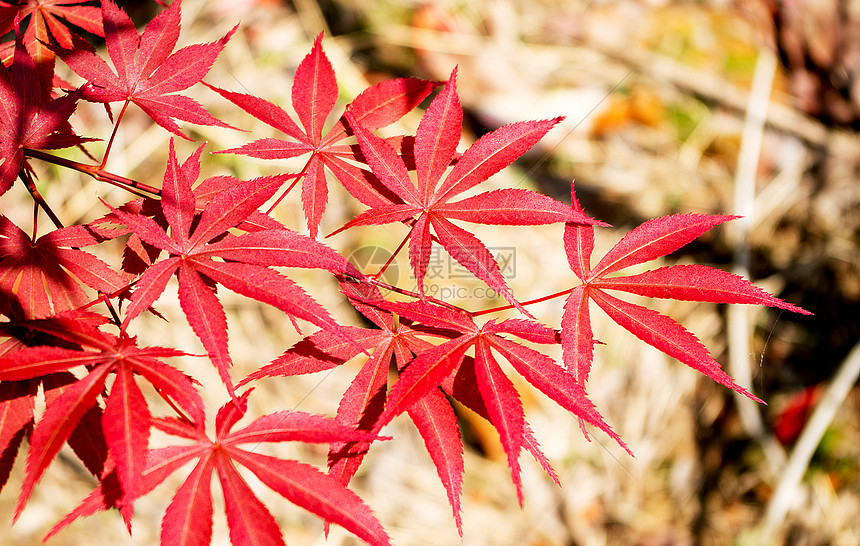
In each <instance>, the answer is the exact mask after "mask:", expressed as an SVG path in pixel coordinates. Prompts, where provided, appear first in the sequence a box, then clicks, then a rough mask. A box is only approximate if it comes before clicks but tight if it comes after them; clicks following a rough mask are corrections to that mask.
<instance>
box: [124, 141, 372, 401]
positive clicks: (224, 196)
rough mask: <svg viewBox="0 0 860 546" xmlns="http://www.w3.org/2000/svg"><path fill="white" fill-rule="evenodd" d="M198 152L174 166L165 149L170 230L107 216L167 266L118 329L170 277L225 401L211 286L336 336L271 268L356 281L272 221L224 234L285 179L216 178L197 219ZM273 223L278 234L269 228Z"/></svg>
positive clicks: (157, 269) (337, 258)
mask: <svg viewBox="0 0 860 546" xmlns="http://www.w3.org/2000/svg"><path fill="white" fill-rule="evenodd" d="M201 151H202V146H201V147H200V148H199V149H198V151H197V153H196V154H194V155H192V156H191V157H190V158H189V159H188V160H186V162H185V163H184V164H183V165H182V166H180V165H179V163H178V162H177V160H176V153H175V151H174V148H173V141H172V140H171V142H170V157H169V159H168V164H167V169H166V171H165V173H164V183H163V185H162V189H161V210H162V213H163V214H164V217H165V218H166V222H167V224H168V226H169V230H165V228H163V227H162V226H160V225H159V224H158V223H156V222H155V221H154V220H153V219H151V218H149V217H147V216H144V215H142V214H137V213H129V212H125V211H123V210H120V209H113V208H112V209H111V210H112V211H113V214H114V215H115V217H116V218H117V220H118V221H120V222H122V223H123V224H125V225H126V226H128V227H129V228H130V229H131V231H133V232H134V233H135V234H136V235H137V236H138V237H140V239H141V240H142V241H144V242H146V243H147V244H149V245H152V246H153V247H155V248H158V249H161V250H164V251H167V253H168V254H169V256H168V257H167V258H166V259H164V260H161V261H158V262H156V263H154V264H152V266H151V267H149V268H148V269H147V270H146V271H145V272H144V273H143V275H141V277H140V278H139V279H138V281H137V285H136V286H135V289H134V292H133V293H132V296H131V303H130V305H129V307H128V309H127V311H126V316H125V320H124V321H123V327H125V326H126V325H127V324H128V323H129V322H130V321H131V320H132V319H133V318H134V317H136V316H137V315H138V314H140V313H141V312H142V311H144V310H146V309H147V308H149V307H150V306H151V305H152V303H153V302H154V301H155V300H156V299H157V298H158V296H159V295H161V293H162V292H163V291H164V289H165V287H166V285H167V281H168V280H169V279H170V277H172V276H173V275H174V274H176V276H177V277H178V278H179V302H180V305H181V307H182V310H183V312H184V313H185V315H186V317H187V318H188V322H189V323H190V324H191V327H192V329H193V330H194V333H195V334H197V337H199V338H200V341H201V342H202V343H203V346H204V347H205V348H206V350H207V351H208V353H209V356H210V358H211V359H212V362H213V363H214V364H215V366H216V367H217V368H218V371H219V373H220V374H221V377H222V378H223V380H224V383H225V385H226V386H227V388H228V390H229V391H230V392H231V393H232V392H233V384H232V381H231V379H230V375H229V372H228V368H229V367H230V366H231V365H232V359H231V358H230V354H229V351H228V348H227V319H226V316H225V314H224V309H223V307H222V306H221V303H220V302H219V301H218V297H217V296H216V294H215V291H214V287H213V286H211V285H212V283H213V282H214V283H218V284H221V285H223V286H225V287H226V288H229V289H230V290H233V291H234V292H237V293H239V294H242V295H244V296H247V297H249V298H253V299H256V300H258V301H261V302H263V303H268V304H269V305H272V306H274V307H277V308H278V309H280V310H281V311H283V312H285V313H287V314H288V315H290V316H292V317H296V318H299V319H302V320H307V321H308V322H311V323H312V324H316V325H317V326H320V327H321V328H324V329H327V330H330V331H333V332H336V333H337V332H339V331H340V329H341V327H340V326H339V325H338V324H337V323H336V322H335V321H334V320H333V319H332V318H331V316H330V315H329V313H328V311H327V310H326V309H325V308H324V307H322V306H321V305H320V304H319V303H317V302H316V301H315V300H314V299H313V298H311V296H310V295H308V294H307V293H306V292H305V291H304V290H302V289H301V288H300V287H299V286H298V285H297V284H295V283H294V282H293V281H292V280H290V279H289V278H287V277H286V276H284V275H282V274H281V273H279V272H278V271H276V270H274V269H272V268H271V267H270V266H283V267H303V268H320V269H326V270H328V271H331V272H332V273H336V274H341V275H356V276H361V275H360V273H358V271H357V270H356V269H355V268H354V267H353V266H352V265H351V264H349V263H348V262H347V261H346V259H345V258H343V257H342V256H341V255H340V254H338V253H337V252H335V251H334V250H332V249H331V248H329V247H327V246H325V245H323V244H322V243H319V242H317V241H314V240H313V239H310V238H308V237H305V236H304V235H299V234H298V233H295V232H293V231H290V230H288V229H286V228H285V227H283V226H281V225H280V224H277V222H274V220H270V221H269V222H268V223H267V226H268V227H269V228H270V229H262V230H259V231H253V232H250V233H245V234H244V235H234V234H231V233H230V232H229V230H230V229H232V228H234V227H237V226H239V225H241V224H242V223H243V222H244V221H246V220H247V219H248V218H249V217H253V215H254V213H255V212H257V208H258V207H260V205H262V204H263V203H265V202H266V201H267V200H268V199H269V198H270V197H272V196H273V195H274V193H275V191H277V189H278V188H279V187H280V186H281V184H282V183H283V181H284V179H285V178H286V175H276V176H269V177H262V178H257V179H254V180H236V179H234V178H230V177H218V179H217V181H216V185H218V186H220V187H222V188H224V190H223V191H221V192H220V193H218V194H217V195H215V196H214V197H212V199H211V200H209V202H208V203H207V204H206V206H205V208H204V209H203V212H202V213H200V214H199V216H198V215H197V200H196V198H195V196H194V193H193V192H192V190H191V184H192V182H193V181H194V179H196V177H197V175H198V174H199V172H200V164H199V159H200V152H201ZM210 180H211V179H210ZM227 181H229V182H230V184H229V186H228V185H227V184H226V182H227ZM211 183H212V182H209V184H211ZM204 184H207V182H205V181H204ZM273 223H274V224H275V225H277V226H278V227H277V228H271V226H272V224H273ZM192 224H193V225H194V229H192ZM167 231H169V234H168V233H167Z"/></svg>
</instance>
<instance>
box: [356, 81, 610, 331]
mask: <svg viewBox="0 0 860 546" xmlns="http://www.w3.org/2000/svg"><path fill="white" fill-rule="evenodd" d="M455 79H456V70H455V71H454V72H452V73H451V78H450V79H449V81H448V83H447V85H446V86H445V88H444V89H443V91H442V92H441V93H439V95H438V96H437V97H436V98H435V99H434V100H433V102H432V103H431V105H430V107H429V108H428V109H427V112H426V113H425V114H424V116H423V118H422V119H421V123H420V125H419V126H418V132H417V134H416V136H415V152H414V157H415V171H416V181H415V182H413V181H412V179H411V178H410V176H409V172H408V168H407V165H406V164H405V163H404V161H403V158H402V157H400V156H398V154H397V153H396V152H395V150H394V149H393V148H392V147H391V146H389V145H388V144H387V143H386V142H385V141H384V140H382V139H381V138H379V137H377V136H375V135H373V134H372V133H371V132H370V131H369V130H368V129H367V128H366V127H363V126H362V124H361V120H360V119H358V118H356V117H354V116H353V115H352V112H351V110H348V111H347V113H346V118H347V120H348V121H349V123H350V126H351V127H352V129H353V131H354V132H355V135H356V137H358V143H359V145H360V147H361V151H362V152H363V154H364V157H365V159H366V160H367V164H368V165H369V166H370V168H371V169H372V171H373V173H374V174H375V175H376V176H377V177H378V178H379V180H380V181H382V183H384V184H385V186H386V187H388V189H389V190H391V192H393V193H394V194H395V195H396V196H397V197H398V198H399V200H400V202H393V201H389V202H387V203H384V204H380V205H373V206H371V208H370V209H369V210H367V211H365V212H364V213H362V214H360V215H359V216H358V217H356V218H355V219H354V220H352V221H350V222H349V223H347V224H346V225H345V226H344V227H343V228H341V229H347V228H350V227H354V226H362V225H371V224H388V223H391V222H409V223H411V225H412V228H411V231H410V233H409V261H410V264H411V266H412V270H413V272H414V275H415V279H416V281H417V284H418V291H419V293H421V294H423V293H424V277H425V275H426V273H427V267H428V265H429V263H430V255H431V244H432V234H431V228H432V232H433V233H435V237H436V239H437V240H438V241H439V243H440V244H441V245H442V247H443V248H445V250H446V251H447V252H448V253H449V254H450V255H451V256H452V257H453V258H454V259H456V260H457V261H458V262H460V264H462V265H463V266H464V267H465V268H466V269H467V270H469V271H470V272H471V273H472V274H473V275H475V276H476V277H477V278H479V279H481V280H482V281H484V282H485V283H487V284H488V285H489V286H490V287H491V288H492V289H493V290H495V291H496V292H498V293H500V294H502V295H503V296H504V297H505V298H506V299H507V300H508V301H510V302H511V303H512V304H514V305H515V306H517V307H518V308H519V309H520V310H521V311H523V312H526V311H525V309H523V308H522V307H521V306H520V305H519V303H517V302H516V300H515V299H514V297H513V295H512V293H511V291H510V289H509V288H508V286H507V283H506V282H505V279H504V277H503V276H502V273H501V271H500V270H499V265H498V263H497V262H496V260H495V258H494V257H493V256H492V254H491V253H490V251H489V250H488V249H487V247H486V246H484V244H483V243H482V242H481V241H480V240H479V239H478V238H477V237H475V236H474V235H473V234H472V233H470V232H469V231H467V230H465V229H463V228H461V227H459V226H457V225H456V224H454V222H452V220H462V221H466V222H473V223H478V224H502V225H538V224H550V223H554V222H577V223H583V224H594V223H599V222H597V221H596V220H593V219H591V218H589V217H588V216H586V215H585V214H584V213H582V212H580V211H574V210H572V209H571V208H570V207H568V206H565V205H563V204H562V203H560V202H558V201H556V200H554V199H552V198H550V197H547V196H545V195H541V194H539V193H536V192H533V191H530V190H524V189H500V190H494V191H489V192H485V193H481V194H478V195H475V196H472V197H467V198H465V199H461V200H459V201H452V199H453V198H454V197H455V196H457V195H459V194H461V193H463V192H465V191H467V190H469V189H471V188H473V187H475V186H476V185H478V184H480V183H481V182H483V181H484V180H486V179H488V178H489V177H490V176H492V175H494V174H495V173H497V172H498V171H500V170H501V169H503V168H505V167H507V166H508V165H510V164H511V163H513V161H514V160H516V159H517V158H518V157H519V156H520V155H522V154H523V153H525V152H526V151H527V150H528V149H529V148H531V147H532V146H533V145H534V144H535V143H536V142H537V141H538V140H540V139H541V138H542V137H543V136H544V135H545V134H546V133H547V131H549V130H550V129H551V128H552V127H553V126H554V125H555V124H556V123H558V122H559V121H560V120H561V119H562V118H556V119H552V120H543V121H524V122H519V123H513V124H510V125H506V126H503V127H501V128H499V129H497V130H495V131H493V132H491V133H489V134H487V135H484V136H483V137H481V138H480V139H479V140H478V141H477V142H476V143H475V144H474V145H472V146H471V147H470V148H469V149H468V150H466V151H465V152H463V155H462V157H461V158H460V159H459V161H458V162H457V163H456V165H455V166H454V167H453V168H452V169H451V170H450V172H448V174H447V176H446V175H445V172H446V170H447V168H448V166H449V165H450V164H451V161H452V159H453V158H454V155H455V153H456V147H457V143H458V142H459V141H460V134H461V132H462V116H463V111H462V108H461V107H460V101H459V98H458V97H457V91H456V85H455ZM526 314H528V313H527V312H526Z"/></svg>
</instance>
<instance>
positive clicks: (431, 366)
mask: <svg viewBox="0 0 860 546" xmlns="http://www.w3.org/2000/svg"><path fill="white" fill-rule="evenodd" d="M374 304H375V305H376V306H378V307H381V308H384V309H386V310H389V311H391V312H393V313H395V314H397V315H399V316H400V318H401V320H406V321H411V322H414V325H412V328H416V329H421V330H425V329H429V330H431V331H437V332H439V333H441V332H448V334H447V336H448V337H450V339H449V340H448V341H445V342H444V343H441V344H439V345H435V346H433V347H432V348H429V349H427V350H423V351H421V352H420V353H419V354H418V355H417V356H416V357H415V358H414V359H413V360H412V361H411V362H410V363H409V364H408V365H407V366H406V367H405V368H404V369H403V371H402V373H401V374H400V377H399V378H398V380H397V382H396V383H395V384H394V386H393V387H392V389H391V391H390V393H389V396H388V402H387V403H386V406H385V409H384V411H383V412H382V414H381V415H380V417H379V419H378V420H377V422H376V427H375V428H374V430H379V428H380V427H382V426H384V425H385V424H386V423H388V422H389V421H390V420H391V419H392V418H394V417H395V416H397V415H398V414H400V413H402V412H404V411H412V409H414V408H415V405H416V404H418V405H419V406H418V408H419V411H420V412H422V413H424V412H426V411H429V412H430V414H432V413H433V410H432V409H430V407H431V406H432V405H435V404H439V403H441V399H440V398H439V395H440V394H441V392H442V391H440V390H439V387H440V386H441V387H442V388H443V390H444V392H446V393H447V394H449V395H451V396H453V397H454V398H455V399H457V400H459V401H461V402H463V403H464V404H465V405H467V406H468V407H471V408H475V409H476V410H477V411H478V412H479V414H482V415H484V416H486V417H487V418H488V420H489V421H490V423H492V424H493V426H494V427H495V428H496V430H497V431H498V432H499V436H500V438H501V443H502V447H503V448H504V450H505V453H506V454H507V457H508V465H509V466H510V468H511V476H512V479H513V482H514V484H515V486H516V488H517V496H518V498H519V500H520V503H522V483H521V479H520V466H519V454H520V451H521V450H523V449H527V450H529V451H530V452H532V454H533V455H535V456H536V458H538V460H539V461H541V463H542V464H544V463H545V457H544V456H543V455H542V454H541V453H540V451H539V448H538V447H537V444H536V442H534V439H533V438H532V437H531V433H530V432H529V431H528V426H527V422H526V420H525V414H524V411H523V406H522V402H521V400H520V397H519V394H518V393H517V390H516V388H515V387H514V385H513V383H512V382H511V380H510V379H509V378H508V377H507V375H505V373H504V371H503V370H502V368H501V366H500V365H499V363H498V361H497V360H496V356H495V354H499V355H501V356H502V357H503V358H504V359H505V360H507V361H508V362H509V363H510V364H511V365H512V366H513V368H514V369H515V370H516V371H517V372H518V373H520V374H521V375H522V376H523V377H524V378H525V379H526V380H527V381H528V382H529V383H531V384H532V385H533V386H534V387H536V388H537V389H538V390H540V391H541V392H543V393H544V394H545V395H547V396H549V397H550V398H551V399H552V400H553V401H555V402H556V403H557V404H559V405H560V406H562V407H563V408H565V409H567V410H568V411H570V412H572V413H573V414H575V415H576V416H577V417H579V418H580V419H582V420H584V421H585V422H588V423H590V424H592V425H594V426H596V427H598V428H600V429H601V430H603V431H604V432H606V433H607V434H608V435H609V436H611V437H612V438H614V439H615V440H616V441H617V442H618V443H619V445H621V446H622V447H624V448H625V449H627V446H626V445H625V444H624V442H623V441H622V440H621V438H619V437H618V435H617V434H616V433H615V432H613V431H612V429H611V428H610V427H609V425H607V424H606V423H605V422H604V421H603V418H602V417H601V416H600V414H599V413H598V412H597V410H596V409H595V408H594V404H593V403H592V402H591V401H590V400H589V399H588V396H587V395H586V392H585V389H584V388H583V386H582V385H580V384H579V383H577V382H576V380H575V379H574V378H573V376H572V375H570V374H568V373H566V372H565V370H564V368H562V367H561V366H559V365H558V364H556V363H555V362H554V361H553V359H552V358H550V357H549V356H547V355H545V354H543V353H540V352H538V351H536V350H534V349H531V348H529V347H526V346H524V345H522V344H520V343H516V342H514V341H511V340H510V339H507V338H506V337H504V336H505V335H513V336H516V337H519V338H521V339H525V340H528V341H531V342H535V343H548V344H551V343H556V342H557V333H556V332H555V330H552V329H550V328H547V327H546V326H543V325H541V324H538V323H536V322H532V321H529V320H519V319H510V320H504V321H502V322H496V321H495V320H491V321H489V322H487V323H485V324H483V325H480V326H479V325H477V324H476V323H475V321H474V320H473V319H472V318H471V317H470V316H469V315H467V314H466V313H461V312H458V311H454V310H452V309H448V308H445V307H441V306H437V305H433V304H430V303H427V302H423V301H418V302H412V303H399V302H380V301H377V302H374ZM470 349H472V350H474V357H467V355H466V352H467V351H468V350H470ZM458 376H459V378H458ZM464 378H468V379H464ZM464 382H466V383H469V384H470V385H471V386H472V387H475V386H476V387H477V388H476V389H472V390H471V391H470V390H468V389H464V388H462V386H461V385H458V384H459V383H464ZM428 396H429V397H430V398H429V399H425V398H426V397H428ZM422 401H423V402H422ZM422 403H423V407H422ZM419 430H421V428H420V427H419ZM439 434H441V433H439ZM425 440H427V438H425ZM439 442H441V444H442V445H441V446H440V447H443V448H448V449H450V448H451V447H452V442H453V438H452V437H451V436H450V435H440V436H439ZM428 447H429V443H428ZM458 449H461V448H458ZM544 466H545V468H546V467H548V464H544Z"/></svg>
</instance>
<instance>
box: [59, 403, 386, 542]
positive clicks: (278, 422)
mask: <svg viewBox="0 0 860 546" xmlns="http://www.w3.org/2000/svg"><path fill="white" fill-rule="evenodd" d="M252 390H253V389H252ZM250 392H251V391H250V390H249V391H246V392H245V393H243V394H242V395H241V396H239V397H238V399H237V400H236V401H230V402H227V404H225V405H224V406H223V407H222V408H221V409H220V410H219V411H218V414H217V417H216V419H215V440H212V439H210V438H209V437H208V436H206V434H205V432H204V430H203V429H202V427H199V426H196V425H194V424H191V423H188V422H185V421H181V420H178V419H155V420H154V425H155V426H156V428H158V429H159V430H161V431H163V432H166V433H167V434H171V435H174V436H179V437H182V438H184V439H187V440H191V441H192V442H193V443H191V444H185V445H181V446H168V447H164V448H159V449H154V450H152V451H150V452H149V454H148V456H147V464H146V468H145V469H144V470H143V475H142V480H141V481H142V483H143V487H142V488H141V489H140V490H139V491H138V494H145V493H147V492H149V491H150V490H152V489H154V488H155V487H156V486H157V485H158V484H159V483H161V482H162V481H163V480H164V479H166V478H167V476H169V475H170V474H172V473H173V472H174V471H176V470H178V469H179V468H180V467H181V466H183V465H185V464H186V463H188V462H190V461H193V460H195V459H196V460H197V463H196V465H195V467H194V469H193V470H192V471H191V473H190V474H189V476H188V478H187V479H186V480H185V482H184V483H183V484H182V485H181V486H180V487H179V489H178V490H177V491H176V495H175V496H174V497H173V500H172V501H171V502H170V505H169V506H168V507H167V510H166V512H165V514H164V519H163V520H162V524H161V543H162V544H177V545H189V546H190V545H199V546H205V545H207V544H209V542H210V541H211V537H212V513H213V507H212V496H211V485H210V484H211V478H212V474H213V473H215V474H217V475H218V479H219V482H220V483H221V488H222V490H223V491H224V503H225V512H226V514H227V524H228V526H229V529H230V539H231V542H232V543H233V544H284V541H283V537H282V535H281V531H280V529H279V527H278V524H277V522H276V521H275V519H274V518H273V517H272V515H271V513H270V512H269V511H268V510H267V509H266V507H265V506H264V505H263V504H262V502H260V500H259V499H258V498H257V496H256V495H255V494H254V493H253V491H252V490H251V488H250V487H249V486H248V484H247V482H246V481H245V479H244V478H243V477H242V476H241V475H240V474H239V472H238V470H237V468H236V467H237V466H238V465H241V466H243V467H245V468H246V469H247V470H249V471H250V472H251V473H252V474H254V475H255V476H256V477H257V478H259V480H260V481H261V482H263V483H264V484H265V485H266V486H267V487H269V488H271V489H272V490H274V491H276V492H277V493H279V494H280V495H282V496H283V497H284V498H286V499H287V500H289V501H290V502H292V503H294V504H296V505H298V506H300V507H302V508H304V509H305V510H307V511H309V512H312V513H314V514H316V515H318V516H320V517H322V518H324V519H325V520H326V521H332V522H335V523H337V524H338V525H340V526H342V527H343V528H345V529H346V530H347V531H349V532H351V533H353V534H354V535H356V536H357V537H359V538H361V539H362V540H365V541H367V542H368V543H370V544H374V545H384V544H389V539H388V536H387V535H386V533H385V531H384V530H383V529H382V526H381V525H380V524H379V522H378V521H377V520H376V518H375V517H374V516H373V514H372V512H371V511H370V509H369V508H368V507H367V505H365V504H364V503H363V502H362V500H361V499H360V498H359V497H358V496H357V495H356V494H355V493H353V492H352V491H350V490H349V489H347V488H346V487H345V486H344V485H342V484H341V483H339V482H338V481H336V480H335V479H334V478H332V477H331V476H327V475H326V474H323V473H322V472H320V471H319V470H317V469H316V468H314V467H312V466H310V465H308V464H305V463H301V462H298V461H293V460H288V459H278V458H275V457H271V456H268V455H262V454H259V453H256V452H255V450H256V448H257V447H258V446H259V445H260V444H261V443H262V442H287V441H301V442H315V443H329V442H335V441H349V440H364V439H375V436H373V435H370V434H368V433H366V432H360V431H355V430H353V429H352V428H350V427H349V426H347V425H344V424H342V423H339V422H338V421H336V420H334V419H330V418H327V417H322V416H319V415H313V414H309V413H304V412H298V411H280V412H276V413H271V414H268V415H264V416H262V417H260V418H258V419H255V420H254V421H252V422H251V423H250V424H248V425H247V426H245V427H244V428H241V429H239V430H235V431H233V430H232V429H233V427H234V426H235V425H236V423H237V422H238V421H239V420H240V419H241V418H242V417H243V415H244V414H245V411H246V409H247V400H248V395H249V394H250ZM241 444H253V445H254V449H252V450H246V449H242V448H240V447H239V446H240V445H241ZM108 476H109V477H110V476H111V474H108ZM114 487H115V481H113V480H112V479H105V480H102V483H101V485H100V486H99V488H97V489H96V490H95V491H94V492H93V493H92V494H91V495H90V496H89V497H87V499H85V500H84V502H83V503H82V504H81V506H80V507H79V508H78V509H76V510H75V511H73V512H72V513H71V514H69V516H67V517H66V518H64V519H63V520H62V521H61V522H60V523H58V524H57V526H55V527H54V529H52V530H51V532H50V534H49V535H48V536H51V535H53V534H54V533H56V532H57V531H59V530H60V529H61V528H62V527H64V526H66V525H68V524H69V523H71V522H72V521H73V520H74V519H76V518H77V517H80V516H84V515H89V514H93V513H95V512H97V511H99V510H101V509H104V508H106V507H108V506H111V504H110V503H111V502H112V501H116V492H115V491H113V490H112V488H114ZM116 504H121V502H117V503H116ZM46 538H47V537H46Z"/></svg>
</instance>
